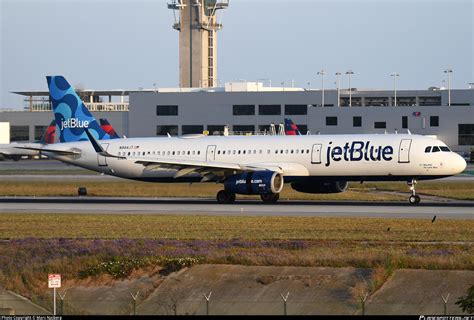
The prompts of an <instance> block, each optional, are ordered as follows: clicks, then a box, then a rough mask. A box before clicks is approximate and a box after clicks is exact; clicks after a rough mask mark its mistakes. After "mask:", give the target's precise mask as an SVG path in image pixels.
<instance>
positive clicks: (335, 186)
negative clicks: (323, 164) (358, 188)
mask: <svg viewBox="0 0 474 320" xmlns="http://www.w3.org/2000/svg"><path fill="white" fill-rule="evenodd" d="M348 184H349V183H348V182H347V181H319V180H313V181H304V182H294V183H292V184H291V187H292V188H293V189H294V190H296V191H299V192H304V193H340V192H344V191H346V190H347V186H348Z"/></svg>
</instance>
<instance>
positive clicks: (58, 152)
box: [14, 147, 81, 155]
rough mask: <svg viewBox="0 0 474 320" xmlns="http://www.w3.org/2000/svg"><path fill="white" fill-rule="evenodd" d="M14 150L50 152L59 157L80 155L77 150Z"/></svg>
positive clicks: (29, 148) (31, 148)
mask: <svg viewBox="0 0 474 320" xmlns="http://www.w3.org/2000/svg"><path fill="white" fill-rule="evenodd" d="M14 148H15V149H26V150H34V151H41V152H50V153H56V154H59V155H78V154H81V151H78V150H55V149H45V148H33V147H14Z"/></svg>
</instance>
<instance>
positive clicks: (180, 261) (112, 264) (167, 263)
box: [79, 257, 200, 278]
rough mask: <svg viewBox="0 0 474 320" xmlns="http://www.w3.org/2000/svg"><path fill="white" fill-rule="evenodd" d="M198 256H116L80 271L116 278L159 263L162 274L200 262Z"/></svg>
mask: <svg viewBox="0 0 474 320" xmlns="http://www.w3.org/2000/svg"><path fill="white" fill-rule="evenodd" d="M199 260H200V259H198V258H188V257H185V258H168V257H158V258H156V257H146V258H115V259H112V260H109V261H106V262H101V263H99V264H97V265H94V266H92V267H90V268H88V269H86V270H82V271H80V272H79V277H80V278H87V277H92V276H98V275H101V274H110V275H111V276H113V277H114V278H125V277H127V276H129V275H130V273H132V271H133V270H136V269H139V268H143V267H147V266H151V265H159V266H162V267H163V269H162V270H161V271H160V274H162V275H168V274H170V273H172V272H175V271H178V270H180V269H182V268H184V267H190V266H192V265H193V264H196V263H198V262H199Z"/></svg>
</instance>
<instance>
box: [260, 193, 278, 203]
mask: <svg viewBox="0 0 474 320" xmlns="http://www.w3.org/2000/svg"><path fill="white" fill-rule="evenodd" d="M260 198H261V199H262V201H263V203H276V202H277V201H278V199H280V194H279V193H267V194H262V195H260Z"/></svg>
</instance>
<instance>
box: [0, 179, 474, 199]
mask: <svg viewBox="0 0 474 320" xmlns="http://www.w3.org/2000/svg"><path fill="white" fill-rule="evenodd" d="M80 186H84V187H87V189H88V193H89V195H90V196H103V197H201V198H203V197H205V198H214V197H215V195H216V194H217V192H218V191H219V190H221V189H222V185H221V184H215V183H199V184H188V183H173V184H165V183H146V182H136V181H130V180H113V181H110V180H103V181H87V180H78V181H71V180H69V181H35V180H31V181H15V180H13V181H10V180H8V178H5V180H4V181H3V182H2V183H1V184H0V196H76V195H77V188H78V187H80ZM377 191H397V192H403V193H406V195H393V194H384V193H381V192H377ZM417 191H418V193H419V194H427V195H435V196H441V197H449V198H455V199H462V200H474V182H455V181H449V182H446V181H444V182H439V181H438V182H420V183H419V184H418V185H417ZM408 192H409V191H408V187H407V185H406V183H404V182H377V183H364V184H360V183H351V184H350V185H349V190H348V191H346V192H344V193H339V194H305V193H300V192H297V191H294V190H293V189H291V186H289V185H286V186H285V188H284V189H283V192H282V193H281V199H290V200H348V201H351V200H357V201H406V197H407V195H408ZM239 197H241V198H249V197H248V196H239ZM250 198H256V196H252V197H250Z"/></svg>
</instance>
